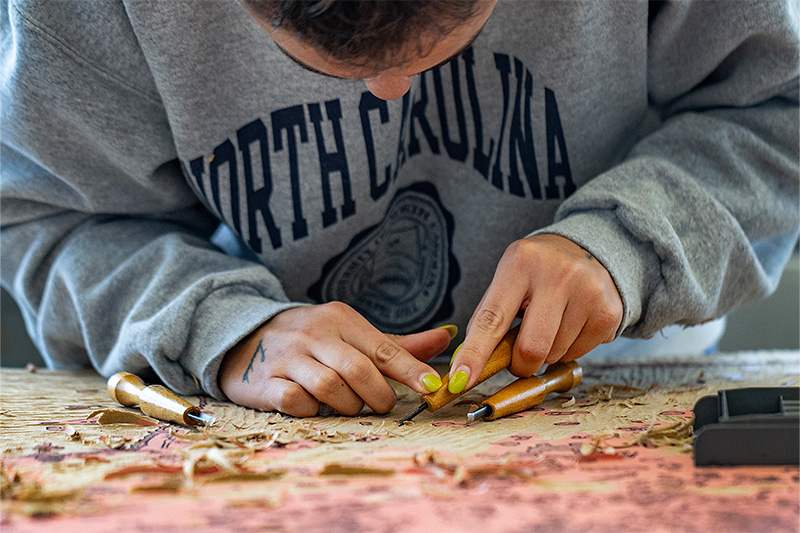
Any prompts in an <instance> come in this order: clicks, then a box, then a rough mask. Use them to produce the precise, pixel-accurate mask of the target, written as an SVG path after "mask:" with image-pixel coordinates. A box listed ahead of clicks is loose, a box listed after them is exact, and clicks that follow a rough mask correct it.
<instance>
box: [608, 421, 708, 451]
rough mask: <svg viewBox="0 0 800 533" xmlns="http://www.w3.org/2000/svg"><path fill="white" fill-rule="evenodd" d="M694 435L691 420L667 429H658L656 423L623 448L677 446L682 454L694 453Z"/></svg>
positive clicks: (677, 423) (680, 422) (679, 422)
mask: <svg viewBox="0 0 800 533" xmlns="http://www.w3.org/2000/svg"><path fill="white" fill-rule="evenodd" d="M693 433H694V427H693V422H692V421H691V420H679V421H677V422H675V423H673V424H670V425H669V426H666V427H658V426H656V425H655V422H653V423H652V424H650V427H649V428H647V429H646V430H644V431H642V432H641V433H639V434H638V435H636V437H635V438H633V439H632V440H631V441H629V442H627V443H625V444H623V445H622V446H635V445H640V446H676V447H678V448H680V449H681V451H682V452H684V453H688V452H691V451H692V435H693Z"/></svg>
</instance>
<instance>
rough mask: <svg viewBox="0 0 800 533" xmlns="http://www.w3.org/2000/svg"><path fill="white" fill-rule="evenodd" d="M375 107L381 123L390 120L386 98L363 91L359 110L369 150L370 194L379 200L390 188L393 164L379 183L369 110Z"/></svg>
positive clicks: (387, 168)
mask: <svg viewBox="0 0 800 533" xmlns="http://www.w3.org/2000/svg"><path fill="white" fill-rule="evenodd" d="M373 109H377V110H378V114H379V116H380V119H381V124H386V123H387V122H389V106H388V105H387V104H386V100H381V99H380V98H378V97H377V96H375V95H374V94H372V93H371V92H369V91H364V92H363V93H361V101H360V102H359V103H358V112H359V114H360V115H361V129H362V131H363V133H364V147H365V148H366V150H367V167H368V168H369V196H370V198H372V199H373V200H377V199H378V198H380V197H381V196H383V195H384V194H386V191H388V190H389V181H390V180H391V172H392V166H391V165H387V166H386V177H385V179H384V180H383V182H381V183H378V165H377V162H376V161H375V138H374V137H373V136H372V125H371V124H370V122H369V112H370V111H372V110H373Z"/></svg>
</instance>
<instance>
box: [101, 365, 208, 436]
mask: <svg viewBox="0 0 800 533" xmlns="http://www.w3.org/2000/svg"><path fill="white" fill-rule="evenodd" d="M106 388H107V389H108V395H109V396H111V399H112V400H114V401H116V402H119V403H121V404H122V405H125V406H132V405H137V404H138V405H139V409H141V411H142V413H144V414H146V415H147V416H152V417H153V418H158V419H159V420H164V421H165V422H175V423H177V424H183V425H185V426H196V425H198V424H202V425H206V426H210V425H211V424H212V423H213V422H214V420H215V419H214V417H213V416H211V415H207V414H205V413H202V412H200V409H199V408H198V407H196V406H194V405H192V404H190V403H189V402H187V401H186V400H184V399H183V398H181V397H180V396H178V395H177V394H175V393H174V392H172V391H171V390H169V389H167V388H166V387H163V386H161V385H150V386H149V387H148V386H146V385H145V384H144V381H142V379H141V378H140V377H139V376H136V375H134V374H130V373H128V372H117V373H116V374H114V375H113V376H111V377H110V378H108V383H106Z"/></svg>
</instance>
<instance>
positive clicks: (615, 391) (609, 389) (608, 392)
mask: <svg viewBox="0 0 800 533" xmlns="http://www.w3.org/2000/svg"><path fill="white" fill-rule="evenodd" d="M586 392H588V393H589V398H588V399H587V401H586V402H581V404H580V406H581V407H588V406H590V405H595V404H598V403H600V402H609V401H611V400H612V399H616V400H623V401H627V400H631V399H632V398H636V397H638V396H643V395H645V394H647V392H648V391H647V390H646V389H640V388H638V387H631V386H628V385H613V384H611V383H603V384H601V385H594V386H592V387H589V388H588V389H586ZM639 401H641V400H639ZM637 405H644V403H640V404H637ZM626 406H628V407H630V405H627V404H626Z"/></svg>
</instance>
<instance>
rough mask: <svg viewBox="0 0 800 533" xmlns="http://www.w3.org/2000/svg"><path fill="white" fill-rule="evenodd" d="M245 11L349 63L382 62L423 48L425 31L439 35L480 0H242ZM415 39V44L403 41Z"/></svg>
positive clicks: (376, 64) (468, 16)
mask: <svg viewBox="0 0 800 533" xmlns="http://www.w3.org/2000/svg"><path fill="white" fill-rule="evenodd" d="M242 3H243V4H244V5H245V7H246V8H247V9H248V11H250V13H251V14H252V15H253V16H254V17H256V18H258V19H259V20H261V21H262V22H263V23H266V24H268V25H270V26H271V27H273V28H275V29H283V30H287V31H290V32H294V33H295V35H296V37H297V38H298V39H299V40H301V41H303V42H305V43H308V44H310V45H311V46H313V47H314V48H317V49H320V50H324V51H325V52H326V53H327V54H329V55H330V56H331V57H333V58H335V59H337V60H339V61H342V62H343V63H347V64H351V65H354V66H370V67H377V68H382V67H385V66H387V65H389V64H397V62H398V60H399V62H401V63H402V62H403V61H404V58H402V57H400V58H398V57H397V54H398V52H399V51H400V50H399V47H400V45H401V44H404V45H406V46H404V48H403V50H402V52H403V53H405V54H409V53H411V52H418V53H420V54H425V53H426V52H427V50H426V49H425V48H424V47H425V45H426V44H427V45H428V46H430V45H431V44H432V42H431V39H426V40H425V41H424V42H423V40H422V39H420V37H421V36H422V35H423V34H425V35H429V36H431V37H433V39H432V41H434V42H435V41H436V40H438V39H439V38H442V37H445V36H446V35H447V34H448V33H449V32H450V31H451V30H452V29H453V28H455V27H456V26H458V25H459V24H462V23H464V22H466V21H468V20H470V19H471V18H472V17H474V16H475V15H476V13H477V11H478V7H479V4H480V0H242ZM412 42H415V44H416V49H414V48H412V49H409V47H408V46H407V43H412Z"/></svg>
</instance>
